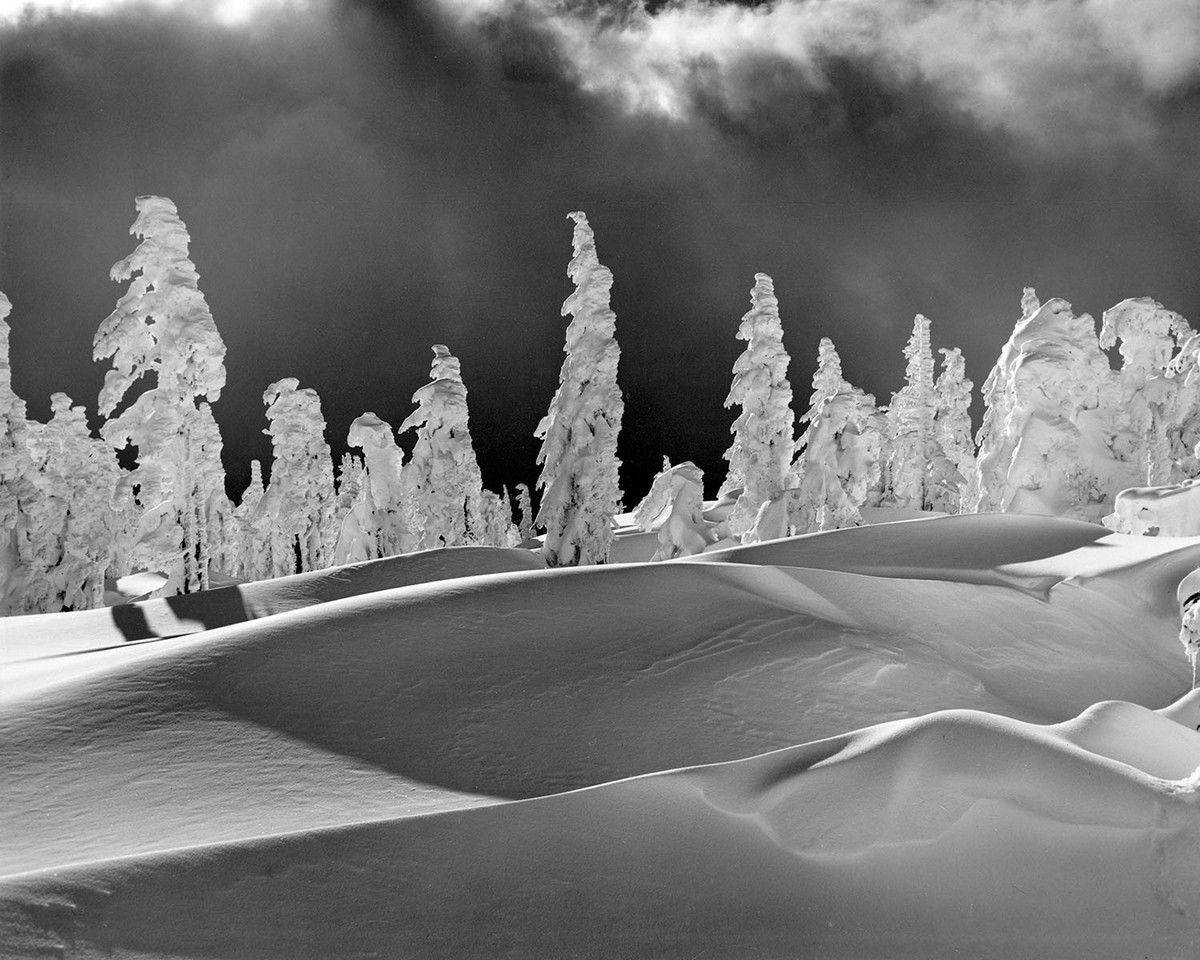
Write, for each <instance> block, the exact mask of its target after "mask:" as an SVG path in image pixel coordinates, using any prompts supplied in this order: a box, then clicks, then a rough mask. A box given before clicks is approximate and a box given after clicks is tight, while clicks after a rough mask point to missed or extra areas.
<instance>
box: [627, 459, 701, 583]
mask: <svg viewBox="0 0 1200 960" xmlns="http://www.w3.org/2000/svg"><path fill="white" fill-rule="evenodd" d="M633 519H634V523H636V524H637V526H638V529H640V530H653V529H655V526H656V525H657V529H658V549H657V550H656V551H655V552H654V555H653V556H652V557H651V558H650V560H651V561H652V562H653V561H658V560H674V559H675V558H676V557H690V556H693V555H695V554H697V553H703V552H704V548H705V547H707V546H708V545H709V544H711V543H713V542H714V541H715V539H716V534H715V531H714V527H715V524H711V523H709V522H708V521H706V520H705V519H704V471H703V470H701V469H700V468H699V467H697V466H696V465H695V464H694V463H692V462H691V461H690V460H687V461H684V462H683V463H680V464H676V465H675V466H671V464H670V462H669V461H667V460H666V459H665V458H664V460H663V469H662V471H661V472H660V473H659V474H658V475H657V476H656V477H655V478H654V481H653V482H652V483H651V484H650V490H649V492H648V493H647V494H646V496H645V497H644V498H643V499H642V501H641V503H639V504H638V505H637V506H636V507H635V508H634V510H633Z"/></svg>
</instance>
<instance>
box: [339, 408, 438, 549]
mask: <svg viewBox="0 0 1200 960" xmlns="http://www.w3.org/2000/svg"><path fill="white" fill-rule="evenodd" d="M346 443H347V444H348V445H349V446H351V447H358V448H360V449H361V450H362V452H363V462H364V467H365V469H364V471H363V479H362V487H361V489H360V491H359V495H358V499H357V500H356V501H355V503H354V505H353V506H352V507H351V508H350V511H349V513H348V514H347V515H346V518H345V520H343V522H342V527H341V531H340V533H339V535H338V540H337V545H336V548H335V550H334V563H336V564H342V563H354V562H356V561H359V560H374V559H377V558H379V557H390V556H394V555H396V554H398V553H407V552H409V551H410V550H415V549H416V545H417V538H416V536H415V535H414V533H413V528H412V510H411V505H410V503H409V501H408V497H407V495H406V493H405V489H404V470H403V463H404V453H403V451H402V450H401V449H400V447H399V446H397V445H396V440H395V437H394V436H393V434H392V427H391V425H390V424H389V423H388V422H387V421H385V420H381V419H380V418H379V417H378V416H376V415H375V414H374V413H364V414H363V415H362V416H361V417H359V418H358V419H357V420H355V421H354V422H353V423H352V424H350V431H349V433H348V434H347V436H346Z"/></svg>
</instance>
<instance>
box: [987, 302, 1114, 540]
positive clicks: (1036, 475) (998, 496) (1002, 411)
mask: <svg viewBox="0 0 1200 960" xmlns="http://www.w3.org/2000/svg"><path fill="white" fill-rule="evenodd" d="M1033 302H1035V298H1034V297H1033V296H1032V294H1031V293H1029V292H1027V294H1026V297H1025V299H1024V300H1023V302H1022V307H1023V308H1026V309H1027V308H1029V307H1030V306H1031V304H1032V303H1033ZM983 391H984V404H985V414H984V421H983V426H982V427H981V428H980V431H979V434H978V437H977V439H978V442H979V454H978V458H979V491H978V500H977V502H976V503H975V504H973V507H974V508H975V509H977V510H978V511H979V512H1010V511H1011V512H1016V513H1033V514H1043V515H1049V516H1063V517H1071V518H1075V519H1080V520H1090V521H1096V520H1099V519H1100V517H1101V516H1103V515H1104V514H1105V513H1107V512H1108V507H1109V505H1111V503H1112V500H1113V497H1114V495H1115V494H1116V492H1117V491H1118V490H1120V489H1122V488H1124V487H1126V486H1129V485H1131V483H1132V482H1133V481H1134V479H1135V478H1136V476H1137V473H1136V469H1135V468H1134V467H1133V466H1132V465H1131V463H1130V462H1128V461H1124V460H1122V459H1120V458H1119V456H1118V455H1117V453H1116V451H1115V450H1114V448H1113V445H1112V437H1113V433H1114V431H1113V420H1114V411H1115V410H1116V409H1117V407H1118V405H1119V402H1120V401H1119V396H1120V389H1119V384H1118V381H1117V377H1116V374H1115V372H1114V371H1113V370H1112V369H1111V368H1110V367H1109V363H1108V359H1107V357H1105V355H1104V354H1103V353H1102V352H1101V350H1100V344H1099V340H1098V338H1097V335H1096V326H1095V322H1094V321H1093V320H1092V318H1091V317H1090V316H1089V315H1088V314H1086V313H1085V314H1082V315H1080V316H1078V317H1077V316H1075V314H1074V313H1072V312H1071V305H1070V304H1069V303H1067V301H1065V300H1061V299H1052V300H1048V301H1047V302H1046V303H1043V304H1041V305H1040V306H1038V308H1037V309H1036V311H1035V312H1033V313H1032V314H1030V315H1028V316H1026V317H1024V318H1023V319H1022V320H1020V321H1019V322H1018V323H1017V325H1016V327H1015V329H1014V330H1013V333H1012V336H1011V337H1010V338H1009V340H1008V343H1007V344H1005V346H1004V348H1003V350H1002V351H1001V353H1000V358H999V359H998V360H997V361H996V365H995V367H993V369H992V371H991V373H990V374H989V375H988V378H987V380H986V382H985V383H984V387H983Z"/></svg>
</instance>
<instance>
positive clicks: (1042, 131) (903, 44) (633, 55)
mask: <svg viewBox="0 0 1200 960" xmlns="http://www.w3.org/2000/svg"><path fill="white" fill-rule="evenodd" d="M443 2H444V5H445V6H446V7H447V8H448V9H450V10H452V11H454V12H455V13H457V14H458V15H459V16H460V17H462V18H464V19H466V20H469V21H474V22H476V23H481V22H488V21H494V20H496V19H503V18H520V19H523V20H525V21H527V22H529V23H532V24H535V25H536V27H537V29H538V30H539V31H540V32H541V35H542V36H543V37H545V38H546V39H547V42H551V43H553V44H554V45H555V46H556V47H557V49H558V51H559V53H560V55H561V56H562V57H563V58H564V60H565V62H567V63H568V64H570V65H571V67H572V69H573V71H574V73H575V76H576V79H577V81H578V82H579V84H580V85H581V86H582V87H583V88H584V89H587V90H592V91H597V92H603V93H606V94H611V95H612V96H614V97H616V98H618V99H619V100H620V101H621V102H622V103H623V104H624V105H625V106H626V107H627V108H628V109H630V110H636V111H652V112H658V113H661V114H664V115H666V116H670V117H675V118H680V119H682V118H686V117H688V116H690V115H692V114H693V113H694V112H695V110H696V108H697V102H698V99H700V100H702V101H703V102H704V104H705V105H708V106H711V104H712V102H713V100H714V98H716V99H718V100H719V102H720V104H721V105H722V107H723V108H724V109H725V110H727V111H729V112H730V113H731V114H733V115H735V116H737V115H739V114H744V113H747V112H750V111H753V110H756V109H759V108H761V106H762V98H763V97H764V96H768V97H769V96H771V95H772V90H771V86H770V85H769V84H768V85H766V86H765V87H764V84H763V71H762V65H764V64H770V65H772V68H773V69H774V70H776V71H787V72H790V74H791V77H790V78H789V82H790V83H791V85H792V89H793V90H794V89H796V88H797V85H802V86H803V87H804V88H807V89H808V90H810V91H812V92H815V93H818V94H819V93H820V92H822V91H823V90H824V89H826V88H827V86H828V84H829V82H830V77H829V72H828V64H829V63H830V62H831V61H833V60H839V59H851V60H854V61H856V62H858V63H860V64H864V65H869V67H870V69H871V70H872V71H873V72H874V73H875V74H876V75H877V76H878V77H879V78H880V79H883V80H888V81H891V82H893V83H897V84H904V85H912V84H918V85H922V86H925V87H927V88H929V89H931V90H932V91H935V92H936V94H937V95H938V96H939V97H940V99H941V102H942V104H943V105H944V106H945V107H946V108H947V109H951V110H957V111H963V112H965V113H967V114H968V115H970V116H971V117H973V118H974V119H975V120H976V121H977V122H979V123H981V124H983V125H985V126H994V127H999V128H1003V129H1005V130H1007V131H1010V132H1012V133H1014V134H1016V135H1018V136H1020V137H1023V138H1026V139H1029V140H1032V141H1035V142H1037V143H1039V144H1041V145H1044V146H1051V145H1053V144H1054V143H1055V142H1056V141H1061V140H1062V139H1064V138H1069V137H1075V138H1080V140H1082V141H1084V142H1086V143H1087V144H1089V145H1090V144H1093V143H1094V142H1096V141H1097V140H1103V139H1105V138H1110V139H1114V140H1123V141H1129V140H1136V139H1138V138H1142V137H1149V136H1152V135H1153V126H1154V125H1153V119H1152V116H1151V114H1152V112H1153V108H1154V105H1155V103H1156V101H1158V100H1160V99H1162V98H1164V97H1169V96H1170V95H1172V94H1173V93H1174V92H1176V91H1179V90H1181V89H1184V88H1186V87H1187V85H1189V84H1191V83H1193V82H1195V81H1196V80H1197V79H1198V78H1200V5H1197V4H1196V3H1195V0H1138V2H1135V3H1131V2H1128V0H780V2H776V3H768V4H762V5H759V6H749V7H748V6H743V5H739V4H736V3H733V2H707V0H684V2H678V3H671V4H668V5H667V6H665V7H663V8H662V9H660V10H658V11H657V12H656V13H653V14H651V13H648V12H646V10H645V9H644V8H643V7H642V6H641V5H640V4H638V3H630V4H624V5H617V7H618V9H620V10H621V11H622V14H621V15H619V16H616V15H614V14H613V6H611V5H605V4H597V3H595V2H586V0H585V2H572V0H560V2H537V0H443ZM775 105H776V106H778V107H780V108H783V107H784V105H783V104H780V103H776V104H775Z"/></svg>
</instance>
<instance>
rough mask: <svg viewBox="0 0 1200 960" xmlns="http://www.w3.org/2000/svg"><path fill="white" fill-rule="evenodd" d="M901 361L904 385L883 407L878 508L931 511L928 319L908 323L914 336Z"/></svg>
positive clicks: (933, 402)
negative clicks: (884, 447)
mask: <svg viewBox="0 0 1200 960" xmlns="http://www.w3.org/2000/svg"><path fill="white" fill-rule="evenodd" d="M904 356H905V358H906V359H907V360H908V364H907V366H906V368H905V371H904V379H905V384H904V386H903V387H902V388H901V389H900V390H899V392H897V393H895V394H893V395H892V402H891V404H890V405H889V406H888V459H887V464H886V467H885V475H886V486H885V491H884V498H883V503H884V505H886V506H896V507H909V508H913V509H917V510H926V509H929V507H930V476H929V468H930V464H931V463H932V462H933V461H934V460H935V459H936V458H937V456H938V455H939V453H938V444H937V435H936V431H935V427H934V420H935V417H936V415H937V409H938V407H937V395H936V394H935V392H934V380H933V351H932V349H931V348H930V342H929V319H928V318H927V317H924V316H922V315H921V314H917V316H916V318H915V319H914V320H913V332H912V335H911V336H910V337H909V340H908V344H907V345H906V346H905V348H904Z"/></svg>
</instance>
